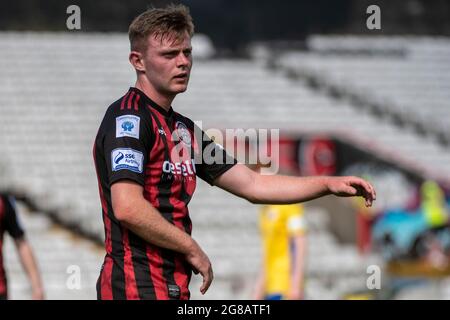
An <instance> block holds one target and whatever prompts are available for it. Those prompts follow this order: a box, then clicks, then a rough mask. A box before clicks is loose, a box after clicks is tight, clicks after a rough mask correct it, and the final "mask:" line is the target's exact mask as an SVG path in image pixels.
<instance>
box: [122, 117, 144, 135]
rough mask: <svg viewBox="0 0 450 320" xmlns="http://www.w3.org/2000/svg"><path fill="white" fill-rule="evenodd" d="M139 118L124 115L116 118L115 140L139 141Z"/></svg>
mask: <svg viewBox="0 0 450 320" xmlns="http://www.w3.org/2000/svg"><path fill="white" fill-rule="evenodd" d="M140 122H141V118H139V117H138V116H133V115H125V116H120V117H117V118H116V138H123V137H131V138H136V139H139V124H140Z"/></svg>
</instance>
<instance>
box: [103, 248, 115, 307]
mask: <svg viewBox="0 0 450 320" xmlns="http://www.w3.org/2000/svg"><path fill="white" fill-rule="evenodd" d="M113 264H114V262H113V260H112V258H111V257H110V256H109V255H106V257H105V263H104V264H103V270H102V275H101V278H100V297H101V299H102V300H113V294H112V283H111V282H112V277H111V274H112V268H113Z"/></svg>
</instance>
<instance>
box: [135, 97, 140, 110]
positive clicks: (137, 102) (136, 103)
mask: <svg viewBox="0 0 450 320" xmlns="http://www.w3.org/2000/svg"><path fill="white" fill-rule="evenodd" d="M140 98H141V96H140V95H136V99H134V110H136V111H138V110H139V99H140Z"/></svg>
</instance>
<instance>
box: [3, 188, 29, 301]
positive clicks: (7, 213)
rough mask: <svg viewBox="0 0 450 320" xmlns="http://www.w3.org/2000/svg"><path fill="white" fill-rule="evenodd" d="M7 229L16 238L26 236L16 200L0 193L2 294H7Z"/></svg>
mask: <svg viewBox="0 0 450 320" xmlns="http://www.w3.org/2000/svg"><path fill="white" fill-rule="evenodd" d="M5 231H7V232H8V233H9V235H10V236H11V237H13V238H14V239H19V238H21V237H23V236H24V231H23V228H22V226H21V224H20V223H19V221H18V219H17V213H16V209H15V202H14V199H13V198H12V197H8V196H6V195H1V194H0V296H3V297H6V295H7V291H8V290H7V281H6V274H5V268H4V266H3V235H4V233H5Z"/></svg>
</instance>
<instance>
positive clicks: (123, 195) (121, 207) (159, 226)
mask: <svg viewBox="0 0 450 320" xmlns="http://www.w3.org/2000/svg"><path fill="white" fill-rule="evenodd" d="M111 198H112V205H113V210H114V214H115V217H116V218H117V219H118V220H119V221H120V222H121V223H122V224H123V225H124V226H125V227H126V228H128V229H130V230H131V231H132V232H134V233H135V234H137V235H138V236H140V237H141V238H142V239H144V240H145V241H147V242H149V243H152V244H154V245H156V246H159V247H162V248H167V249H170V250H174V251H177V252H180V253H182V254H184V255H185V256H186V260H187V261H188V262H189V263H190V264H191V265H192V267H193V269H194V272H196V273H198V272H200V274H201V275H202V276H203V284H202V287H201V288H200V291H201V292H202V294H205V292H206V290H208V288H209V286H210V284H211V282H212V279H213V272H212V268H211V262H210V261H209V259H208V257H207V256H206V254H205V253H204V252H203V250H202V249H201V248H200V246H199V245H198V244H197V242H196V241H195V240H194V239H192V237H191V236H190V235H189V234H187V233H186V232H184V231H183V230H181V229H179V228H177V227H176V226H174V225H173V224H171V223H170V222H168V221H167V220H166V219H164V217H163V216H162V215H161V213H160V212H159V211H158V210H157V209H155V208H154V207H153V206H152V205H151V204H150V203H149V202H148V201H147V200H146V199H145V198H144V196H143V187H142V186H140V185H138V184H136V183H134V182H131V181H127V180H122V181H119V182H117V183H114V184H113V185H112V187H111Z"/></svg>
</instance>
